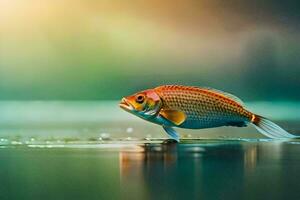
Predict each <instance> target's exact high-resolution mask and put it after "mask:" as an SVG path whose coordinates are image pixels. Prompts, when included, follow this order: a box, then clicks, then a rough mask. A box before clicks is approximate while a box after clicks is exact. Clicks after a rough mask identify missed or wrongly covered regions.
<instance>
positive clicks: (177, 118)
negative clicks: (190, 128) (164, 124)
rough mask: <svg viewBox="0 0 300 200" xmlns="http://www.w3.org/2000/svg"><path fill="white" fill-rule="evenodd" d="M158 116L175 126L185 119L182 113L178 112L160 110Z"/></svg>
mask: <svg viewBox="0 0 300 200" xmlns="http://www.w3.org/2000/svg"><path fill="white" fill-rule="evenodd" d="M159 114H160V115H161V116H163V117H164V118H165V119H167V120H169V121H170V122H172V123H173V124H175V125H177V126H178V125H180V124H182V123H183V122H184V121H185V119H186V115H185V114H184V112H182V111H178V110H171V109H162V110H161V111H160V112H159Z"/></svg>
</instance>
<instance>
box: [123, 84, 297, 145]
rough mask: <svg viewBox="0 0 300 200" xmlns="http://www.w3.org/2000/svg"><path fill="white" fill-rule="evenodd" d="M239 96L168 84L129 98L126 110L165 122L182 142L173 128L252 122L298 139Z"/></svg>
mask: <svg viewBox="0 0 300 200" xmlns="http://www.w3.org/2000/svg"><path fill="white" fill-rule="evenodd" d="M242 104H243V103H242V101H241V100H240V99H238V98H237V97H235V96H233V95H231V94H228V93H225V92H222V91H219V90H215V89H211V88H199V87H189V86H179V85H166V86H160V87H157V88H154V89H149V90H145V91H142V92H138V93H136V94H134V95H131V96H128V97H125V98H123V99H122V101H121V103H120V107H121V108H123V109H124V110H126V111H128V112H130V113H132V114H134V115H136V116H138V117H140V118H142V119H145V120H147V121H150V122H153V123H156V124H159V125H162V126H163V128H164V129H165V131H166V132H167V133H168V134H169V136H170V137H171V138H172V139H174V140H177V141H179V135H178V134H177V133H176V131H175V130H174V129H173V128H172V127H180V128H188V129H201V128H212V127H219V126H237V127H243V126H247V124H249V123H251V124H253V125H254V126H255V128H256V129H257V130H258V131H259V132H261V133H262V134H264V135H266V136H268V137H270V138H295V137H296V136H294V135H292V134H290V133H288V132H286V131H285V130H283V129H282V128H280V127H279V126H278V125H276V124H275V123H273V122H271V121H270V120H268V119H266V118H264V117H261V116H259V115H256V114H253V113H252V112H249V111H248V110H246V109H245V108H244V107H243V105H242Z"/></svg>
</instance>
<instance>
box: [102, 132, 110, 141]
mask: <svg viewBox="0 0 300 200" xmlns="http://www.w3.org/2000/svg"><path fill="white" fill-rule="evenodd" d="M100 137H101V139H102V140H109V139H110V134H109V133H101V134H100Z"/></svg>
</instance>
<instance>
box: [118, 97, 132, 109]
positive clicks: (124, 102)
mask: <svg viewBox="0 0 300 200" xmlns="http://www.w3.org/2000/svg"><path fill="white" fill-rule="evenodd" d="M119 106H120V108H122V109H124V110H126V111H133V106H132V105H131V104H130V103H129V102H128V100H126V99H125V98H122V100H121V102H120V103H119Z"/></svg>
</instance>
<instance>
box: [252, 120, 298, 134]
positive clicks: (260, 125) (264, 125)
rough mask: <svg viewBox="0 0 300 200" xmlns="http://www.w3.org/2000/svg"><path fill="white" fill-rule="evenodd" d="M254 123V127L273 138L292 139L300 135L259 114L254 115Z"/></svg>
mask: <svg viewBox="0 0 300 200" xmlns="http://www.w3.org/2000/svg"><path fill="white" fill-rule="evenodd" d="M252 119H253V120H252V123H253V125H254V127H255V128H256V129H257V130H258V131H259V132H260V133H262V134H264V135H265V136H267V137H269V138H273V139H292V138H297V137H298V136H296V135H292V134H290V133H289V132H287V131H285V130H284V129H282V128H281V127H280V126H278V125H277V124H275V123H274V122H271V121H270V120H268V119H266V118H264V117H261V116H259V115H254V116H253V118H252Z"/></svg>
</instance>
